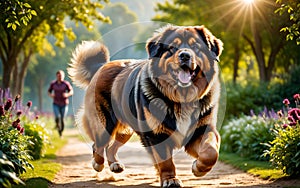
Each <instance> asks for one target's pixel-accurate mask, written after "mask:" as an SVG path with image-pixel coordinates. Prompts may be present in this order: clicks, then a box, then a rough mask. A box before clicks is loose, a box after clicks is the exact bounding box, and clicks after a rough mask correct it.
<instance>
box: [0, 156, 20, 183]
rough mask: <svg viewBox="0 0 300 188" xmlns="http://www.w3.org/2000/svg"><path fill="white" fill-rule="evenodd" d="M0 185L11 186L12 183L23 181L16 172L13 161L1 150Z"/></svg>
mask: <svg viewBox="0 0 300 188" xmlns="http://www.w3.org/2000/svg"><path fill="white" fill-rule="evenodd" d="M0 169H1V170H0V185H1V187H2V186H3V187H11V183H12V182H14V183H17V184H18V183H23V182H22V180H21V179H19V178H18V177H17V175H16V173H15V172H14V170H15V167H14V165H13V163H12V162H11V161H10V160H8V159H7V157H6V155H5V154H4V153H3V152H2V151H1V150H0Z"/></svg>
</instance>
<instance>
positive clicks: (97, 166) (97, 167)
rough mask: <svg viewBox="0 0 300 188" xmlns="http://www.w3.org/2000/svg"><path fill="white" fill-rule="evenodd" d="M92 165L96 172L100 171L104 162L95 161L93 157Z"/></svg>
mask: <svg viewBox="0 0 300 188" xmlns="http://www.w3.org/2000/svg"><path fill="white" fill-rule="evenodd" d="M92 165H93V168H94V170H96V171H97V172H101V171H102V170H103V168H104V164H98V163H96V161H95V159H93V161H92Z"/></svg>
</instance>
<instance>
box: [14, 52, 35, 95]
mask: <svg viewBox="0 0 300 188" xmlns="http://www.w3.org/2000/svg"><path fill="white" fill-rule="evenodd" d="M31 55H32V51H31V50H30V51H29V53H28V54H26V53H25V52H24V60H23V62H22V63H21V66H20V71H19V72H18V77H17V79H18V80H17V88H16V94H20V95H23V91H24V80H25V76H26V73H27V67H28V64H29V61H30V58H31Z"/></svg>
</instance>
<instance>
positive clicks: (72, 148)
mask: <svg viewBox="0 0 300 188" xmlns="http://www.w3.org/2000/svg"><path fill="white" fill-rule="evenodd" d="M75 132H76V131H75ZM67 134H70V132H69V133H67ZM72 134H74V131H72ZM91 153H92V149H91V146H90V145H89V144H87V143H83V142H80V141H79V140H78V139H77V138H74V137H71V138H70V139H69V140H68V144H67V145H66V146H65V147H64V148H62V150H60V151H59V152H58V153H57V156H58V157H57V161H58V162H59V163H61V164H62V165H63V169H62V170H61V171H60V172H59V173H58V174H57V175H56V178H55V179H54V181H53V183H52V184H51V185H50V187H53V188H60V187H72V188H79V187H89V188H90V187H91V188H93V187H94V188H96V187H97V188H99V187H101V188H115V187H128V188H135V187H159V182H158V179H157V178H156V174H155V169H154V167H153V166H152V163H151V160H150V158H149V157H148V155H147V153H146V151H145V150H144V148H142V146H141V145H140V144H139V143H135V142H131V143H127V144H126V145H125V146H123V147H122V148H121V149H120V151H119V157H120V159H121V161H122V162H123V163H124V164H125V167H126V169H125V171H124V172H122V173H120V174H114V173H112V172H110V171H109V167H108V165H106V166H105V169H104V170H103V171H102V172H99V173H97V172H95V171H94V170H93V168H92V166H91V156H92V155H91ZM174 160H175V163H176V168H177V175H178V177H179V178H180V179H181V180H182V182H183V184H184V186H185V187H201V188H202V187H285V186H296V185H300V180H290V181H280V182H279V181H277V182H272V181H267V180H261V179H259V178H257V177H254V176H251V175H249V174H247V173H244V172H242V171H240V170H237V169H235V168H233V167H231V166H230V165H227V164H224V163H222V162H218V163H217V165H216V166H215V167H214V169H213V170H212V171H211V172H210V173H209V174H208V175H206V176H204V177H202V178H197V177H195V176H194V175H193V174H192V172H191V165H192V162H193V159H191V158H190V157H189V156H187V155H186V154H185V153H184V152H183V151H178V152H177V153H176V155H175V156H174Z"/></svg>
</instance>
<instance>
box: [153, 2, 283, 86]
mask: <svg viewBox="0 0 300 188" xmlns="http://www.w3.org/2000/svg"><path fill="white" fill-rule="evenodd" d="M277 8H278V6H276V4H275V2H274V1H273V0H265V1H255V0H254V1H252V3H249V2H248V3H247V2H246V1H242V0H240V1H237V0H230V1H227V2H225V3H224V1H222V0H215V1H214V3H211V1H209V0H203V1H196V0H190V1H188V0H173V3H170V2H169V1H167V2H165V3H160V4H158V6H157V11H158V12H159V14H157V16H156V17H155V18H154V20H158V21H165V22H171V23H177V24H178V23H179V25H182V24H183V25H197V24H200V23H203V24H206V25H207V26H208V27H209V28H210V27H213V28H214V29H213V31H214V33H216V32H215V31H219V33H220V34H219V35H220V36H221V38H222V40H223V41H224V43H225V52H226V50H227V49H230V51H232V54H233V56H235V57H234V58H233V59H234V63H233V65H234V70H235V71H234V76H233V78H235V77H236V76H237V68H238V67H237V66H238V61H239V60H240V57H241V55H242V54H241V52H242V50H243V48H244V46H245V45H246V43H248V44H247V45H250V47H251V51H252V53H253V54H254V56H255V58H256V62H257V65H258V69H259V78H260V80H261V81H262V82H265V81H266V82H268V81H270V80H271V78H272V74H273V71H274V69H275V61H276V57H277V56H278V54H279V53H280V51H281V50H282V49H283V48H284V46H285V45H286V44H287V43H286V41H285V40H284V36H283V35H282V34H281V33H280V32H279V31H280V28H282V27H283V24H284V23H287V22H289V19H288V18H286V17H279V16H278V15H276V14H275V13H274V11H275V10H276V9H277ZM217 36H218V35H217ZM228 39H229V40H228ZM245 42H246V43H245ZM232 49H233V50H232ZM223 57H224V56H223ZM285 66H288V65H285Z"/></svg>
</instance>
